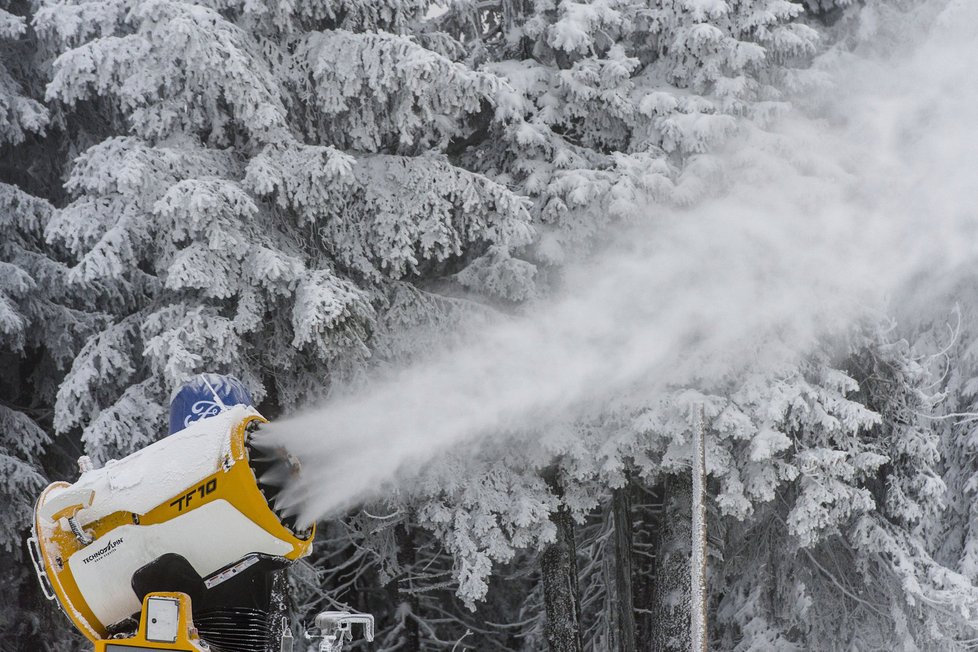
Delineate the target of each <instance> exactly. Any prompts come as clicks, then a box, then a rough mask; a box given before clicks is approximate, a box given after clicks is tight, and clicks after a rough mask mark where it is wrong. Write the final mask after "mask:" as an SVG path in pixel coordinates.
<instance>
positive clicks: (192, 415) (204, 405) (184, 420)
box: [169, 374, 252, 435]
mask: <svg viewBox="0 0 978 652" xmlns="http://www.w3.org/2000/svg"><path fill="white" fill-rule="evenodd" d="M251 404H252V401H251V394H250V393H249V392H248V388H247V387H245V386H244V383H242V382H241V381H240V380H238V379H237V378H235V377H234V376H222V375H220V374H200V375H199V376H196V377H195V378H194V379H193V380H190V381H188V382H186V383H184V384H183V385H181V387H180V389H178V390H177V391H175V392H174V393H173V398H171V399H170V433H169V434H171V435H172V434H173V433H175V432H177V431H179V430H183V429H184V428H186V427H187V426H189V425H190V424H191V423H193V422H194V421H199V420H200V419H206V418H207V417H212V416H214V415H216V414H220V413H221V411H222V410H224V409H225V408H229V407H231V406H232V405H251Z"/></svg>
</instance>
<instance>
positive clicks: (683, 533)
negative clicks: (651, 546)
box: [650, 475, 692, 652]
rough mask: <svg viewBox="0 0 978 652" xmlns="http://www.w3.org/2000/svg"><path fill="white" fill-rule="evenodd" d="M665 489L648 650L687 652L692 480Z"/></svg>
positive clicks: (674, 480) (677, 481) (676, 478)
mask: <svg viewBox="0 0 978 652" xmlns="http://www.w3.org/2000/svg"><path fill="white" fill-rule="evenodd" d="M665 488H666V491H665V496H664V509H663V514H662V520H661V528H660V536H659V546H658V551H657V553H656V565H655V566H656V569H655V578H656V579H655V593H654V596H653V600H652V606H651V609H652V625H653V631H652V645H651V646H650V649H651V650H652V651H653V652H689V650H690V649H691V645H692V642H691V640H690V631H689V629H690V617H691V612H690V606H691V604H690V575H689V560H690V546H691V543H692V526H691V523H690V510H691V507H692V479H691V478H690V476H689V475H681V476H673V477H671V478H669V479H668V480H667V481H666V484H665Z"/></svg>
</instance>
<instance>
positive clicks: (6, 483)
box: [0, 2, 97, 650]
mask: <svg viewBox="0 0 978 652" xmlns="http://www.w3.org/2000/svg"><path fill="white" fill-rule="evenodd" d="M27 10H28V6H27V5H25V4H23V3H11V2H3V3H0V496H3V500H2V501H0V550H2V553H3V554H2V561H0V580H2V581H3V583H4V586H5V587H6V591H5V592H4V596H3V598H2V599H0V647H4V648H6V649H21V648H24V649H26V648H30V649H46V648H45V647H44V646H45V645H55V646H60V647H61V649H64V650H70V649H72V645H73V641H72V639H73V634H72V633H71V632H68V631H61V632H58V631H52V632H51V633H50V635H49V636H48V638H47V641H45V640H44V639H43V637H41V636H39V630H40V629H42V628H44V629H49V628H50V622H58V621H53V620H51V617H52V616H54V617H58V614H55V613H54V610H49V609H48V608H47V607H46V606H45V605H44V603H43V600H41V599H40V598H39V596H38V595H37V593H36V590H35V579H34V577H33V576H32V573H31V572H30V570H29V565H28V564H29V562H28V561H27V557H26V555H25V554H24V552H25V543H24V542H25V540H26V538H27V532H28V530H29V527H30V521H31V518H32V514H33V506H34V499H35V498H36V496H37V494H38V492H39V491H40V490H41V489H42V488H43V487H44V485H45V484H46V483H47V478H46V473H45V469H44V466H43V464H42V462H43V461H44V458H45V456H46V454H48V453H49V452H50V450H49V449H50V448H51V444H52V437H51V435H50V433H49V432H48V430H47V429H48V428H49V425H50V416H49V414H50V409H51V406H52V405H53V402H54V396H55V392H56V391H57V386H58V383H59V382H60V380H61V377H62V376H63V374H64V372H65V370H66V369H67V367H68V366H69V365H70V364H71V361H72V359H73V356H74V354H75V353H76V352H77V350H78V346H79V344H80V341H81V339H83V338H84V337H85V336H86V335H87V334H88V333H89V332H91V330H92V328H93V327H94V326H95V324H96V322H97V318H96V317H95V316H94V315H91V314H89V313H87V312H85V311H83V310H78V309H76V308H83V307H84V302H79V301H78V300H77V299H76V298H73V297H71V296H70V294H71V293H70V292H69V291H68V288H67V283H66V275H67V269H66V267H65V266H64V265H63V264H61V263H60V262H59V258H60V257H61V253H62V252H59V251H57V250H52V249H51V248H50V247H49V246H48V245H47V244H46V242H45V240H44V229H45V227H46V226H47V224H48V223H49V221H50V219H51V216H52V213H53V210H54V209H53V207H52V205H51V204H50V203H49V202H48V201H47V200H46V199H45V198H43V197H40V196H37V195H36V194H32V193H44V192H45V191H46V190H48V188H46V184H45V182H46V180H47V176H48V174H47V171H46V170H44V158H43V157H42V156H39V155H38V151H37V147H35V146H36V145H37V144H38V143H39V142H40V139H41V137H42V136H43V135H44V133H45V130H46V129H47V128H48V126H49V122H50V116H49V113H48V110H47V108H46V107H45V106H44V105H43V104H42V103H41V102H40V101H39V98H38V97H36V96H35V95H34V93H36V92H38V91H39V90H40V89H41V86H42V84H43V77H44V73H43V70H41V69H40V68H39V66H38V57H37V55H36V47H37V42H36V39H35V38H34V34H33V32H32V31H31V30H30V27H29V24H28V19H29V16H25V15H24V13H25V12H26V11H27ZM86 289H87V290H88V291H97V290H96V289H95V288H90V287H89V288H86Z"/></svg>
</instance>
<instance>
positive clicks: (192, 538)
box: [29, 392, 315, 651]
mask: <svg viewBox="0 0 978 652" xmlns="http://www.w3.org/2000/svg"><path fill="white" fill-rule="evenodd" d="M214 398H215V399H216V400H217V402H218V403H220V408H221V409H220V410H219V411H218V412H217V413H216V414H204V415H202V416H205V417H206V418H200V419H198V420H196V421H192V422H188V424H187V425H186V427H185V428H183V429H182V430H179V431H178V432H176V433H174V434H172V435H170V436H168V437H166V438H165V439H162V440H160V441H158V442H156V443H153V444H151V445H149V446H147V447H145V448H143V449H142V450H139V451H137V452H135V453H133V454H132V455H129V456H128V457H125V458H123V459H121V460H112V461H109V462H108V463H107V464H106V465H105V466H104V467H102V468H98V469H95V468H91V466H86V470H85V471H84V472H83V473H82V475H81V477H80V478H79V479H78V480H77V481H76V482H74V483H73V484H69V483H67V482H55V483H53V484H51V485H50V486H48V487H47V488H46V489H45V490H44V491H43V493H42V494H41V496H40V498H38V501H37V504H36V507H35V514H34V526H33V532H32V537H31V539H32V542H31V544H30V545H29V549H30V551H31V557H32V560H33V562H34V565H35V571H36V573H37V576H38V579H39V580H40V582H41V586H42V588H43V589H44V591H45V594H46V595H47V596H48V597H49V599H57V601H58V603H59V605H60V606H61V608H62V610H63V611H64V612H65V614H66V615H67V616H68V618H69V619H70V620H71V621H72V623H74V625H75V626H76V627H77V628H78V630H79V631H80V632H81V633H82V634H84V635H85V636H86V637H87V638H88V639H89V640H91V641H92V642H95V643H97V644H101V642H102V641H105V640H106V639H108V638H109V637H110V636H112V635H118V634H119V633H125V632H131V631H133V629H134V627H136V626H137V625H138V621H137V620H136V619H137V618H138V616H139V613H140V609H141V606H143V604H144V598H145V597H146V596H147V595H148V594H152V593H155V592H159V591H169V592H181V593H184V594H187V595H189V596H190V598H189V599H192V604H193V605H194V609H195V612H194V620H195V621H196V622H197V626H198V627H199V628H200V631H201V638H202V639H203V640H204V641H210V642H212V643H213V645H215V646H216V647H222V646H221V644H220V641H221V640H222V636H224V637H230V636H240V632H241V631H242V630H248V631H249V632H250V633H249V634H248V636H249V637H250V639H249V640H250V641H251V642H250V643H248V645H249V646H250V647H245V648H241V647H234V648H233V649H235V650H239V649H241V650H249V651H250V650H251V649H255V650H258V649H262V650H264V647H261V648H260V647H259V643H258V640H259V639H260V638H261V637H263V636H267V634H266V633H265V632H264V631H262V632H261V633H260V635H259V632H258V631H257V629H258V623H259V621H260V623H261V625H262V626H264V623H265V622H266V620H265V618H267V610H268V596H270V582H271V580H270V572H271V571H273V570H276V569H278V568H282V567H284V566H287V565H288V564H290V563H292V562H294V561H295V560H297V559H299V558H300V557H303V556H305V555H307V554H308V553H309V552H310V549H311V544H312V540H313V537H314V535H315V528H314V527H310V528H308V529H305V530H301V529H299V528H298V527H297V525H296V522H295V518H294V516H291V515H289V514H287V513H284V512H282V511H281V510H278V509H276V506H275V500H276V497H277V495H278V491H279V487H277V486H275V485H269V484H268V483H265V482H263V481H262V477H263V476H264V475H265V472H266V471H267V470H268V469H269V468H270V467H271V466H273V465H274V464H276V463H277V462H279V461H280V460H276V459H271V460H270V459H268V456H267V451H261V452H259V449H257V448H255V446H254V442H253V441H252V436H253V434H254V433H255V432H256V430H257V429H258V427H259V426H260V424H261V423H263V422H265V419H264V418H263V417H262V416H261V415H260V414H259V413H258V412H257V411H256V410H255V409H254V408H253V407H251V406H250V405H243V404H239V405H232V406H230V407H229V406H227V405H225V404H224V403H221V401H220V398H219V397H218V395H217V392H215V393H214ZM273 457H274V456H273ZM288 463H292V464H294V462H288ZM292 470H293V471H295V470H296V469H295V468H293V469H292ZM263 596H264V597H263ZM188 604H190V603H188ZM188 608H189V607H188ZM263 610H264V611H263ZM229 614H231V616H229ZM229 618H230V620H229ZM229 622H230V623H231V624H228V623H229ZM222 628H223V629H222ZM249 628H250V629H249ZM113 645H114V646H115V647H114V648H104V646H103V648H104V649H118V650H125V649H126V648H125V647H119V644H115V643H113ZM137 647H138V646H137ZM103 648H96V649H103ZM156 649H183V648H171V647H166V646H163V647H158V648H156Z"/></svg>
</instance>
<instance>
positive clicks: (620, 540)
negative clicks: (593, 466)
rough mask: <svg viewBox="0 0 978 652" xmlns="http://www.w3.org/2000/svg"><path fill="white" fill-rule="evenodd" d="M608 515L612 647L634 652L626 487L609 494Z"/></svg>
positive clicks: (628, 505) (629, 502) (628, 515)
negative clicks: (611, 539)
mask: <svg viewBox="0 0 978 652" xmlns="http://www.w3.org/2000/svg"><path fill="white" fill-rule="evenodd" d="M611 511H612V522H613V526H614V542H615V555H614V569H613V577H611V578H610V580H611V581H610V582H609V583H608V597H609V603H610V607H611V609H612V614H611V617H612V625H613V632H612V634H613V640H614V647H615V649H616V650H618V651H619V652H636V648H635V608H634V600H633V598H632V513H631V500H630V499H629V495H628V487H627V486H626V487H624V488H622V489H616V490H615V491H614V493H613V494H612V498H611Z"/></svg>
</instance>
